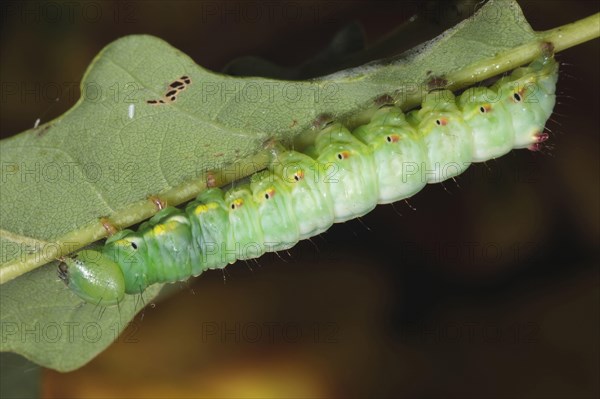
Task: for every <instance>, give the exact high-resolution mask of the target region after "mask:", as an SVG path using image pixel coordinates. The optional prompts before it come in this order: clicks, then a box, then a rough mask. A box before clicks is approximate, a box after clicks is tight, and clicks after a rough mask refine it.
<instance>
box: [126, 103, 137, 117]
mask: <svg viewBox="0 0 600 399" xmlns="http://www.w3.org/2000/svg"><path fill="white" fill-rule="evenodd" d="M127 115H128V116H129V119H133V116H134V115H135V104H129V108H128V109H127Z"/></svg>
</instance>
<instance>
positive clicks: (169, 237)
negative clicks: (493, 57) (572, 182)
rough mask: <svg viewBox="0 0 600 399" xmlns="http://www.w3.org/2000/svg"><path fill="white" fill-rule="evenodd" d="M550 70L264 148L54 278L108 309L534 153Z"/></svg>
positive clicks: (433, 97) (517, 74)
mask: <svg viewBox="0 0 600 399" xmlns="http://www.w3.org/2000/svg"><path fill="white" fill-rule="evenodd" d="M557 76H558V66H557V64H556V62H555V61H554V59H553V58H551V57H545V58H541V59H538V60H536V61H534V62H533V63H532V64H530V65H529V66H527V67H522V68H518V69H516V70H515V71H513V73H512V74H511V75H510V76H507V77H504V78H502V79H500V80H499V81H498V82H497V83H496V84H495V85H493V86H492V87H490V88H484V87H476V88H471V89H468V90H466V91H464V92H463V93H462V94H461V95H460V96H459V97H458V98H456V97H455V96H454V94H453V93H452V92H450V91H448V90H438V91H434V92H431V93H429V94H428V95H427V96H426V97H425V99H424V101H423V105H422V107H421V108H420V109H418V110H415V111H412V112H410V113H408V114H407V115H405V114H404V113H403V112H402V111H401V109H400V108H398V107H394V106H386V107H382V108H380V109H379V110H377V112H375V114H374V115H373V117H372V119H371V121H370V122H369V123H368V124H366V125H363V126H360V127H358V128H357V129H355V130H354V132H350V131H349V130H348V129H347V128H345V127H344V126H342V125H341V124H339V123H332V124H329V125H327V126H324V127H323V128H322V129H321V130H320V131H319V133H318V134H317V136H316V138H315V143H314V146H313V147H312V148H310V149H308V150H307V151H305V153H300V152H296V151H288V150H285V149H281V148H279V147H276V148H273V149H272V160H271V163H270V165H269V167H268V169H267V170H265V171H261V172H258V173H256V174H254V175H253V176H252V177H251V179H250V183H249V184H242V185H236V186H234V187H232V188H230V189H229V190H227V191H223V190H221V189H220V188H211V189H208V190H206V191H205V192H203V193H201V194H200V195H199V196H198V197H197V198H196V199H195V200H194V201H192V202H190V203H189V204H188V205H187V206H186V207H185V210H180V209H177V208H173V207H166V208H165V209H162V210H161V211H159V212H158V213H157V214H156V215H155V216H154V217H153V218H151V219H150V220H148V221H147V222H145V223H142V224H141V225H140V228H139V229H138V230H137V231H133V230H122V231H120V232H118V233H116V234H115V235H113V236H111V237H110V238H108V239H107V240H106V243H105V245H104V246H102V247H99V248H95V249H89V250H84V251H80V252H79V253H78V254H76V255H75V256H74V257H72V258H67V259H66V260H65V261H64V263H61V264H60V266H59V275H60V277H61V279H63V280H64V281H65V282H66V283H67V285H68V286H69V288H70V289H71V290H72V291H73V292H74V293H75V294H76V295H78V296H79V297H81V298H82V299H83V300H84V301H86V302H90V303H94V304H97V305H98V304H99V305H114V304H117V303H118V302H119V301H121V300H122V298H123V295H124V294H125V293H127V294H137V293H141V292H143V291H144V290H145V289H146V287H148V286H149V285H152V284H155V283H166V282H175V281H180V280H185V279H187V278H189V277H190V276H197V275H199V274H201V273H202V272H204V271H206V270H209V269H219V268H223V267H225V266H226V265H228V264H231V263H234V262H235V261H236V260H240V259H252V258H257V257H259V256H261V255H262V254H264V253H265V252H272V251H280V250H285V249H288V248H291V247H292V246H294V245H295V244H296V243H297V242H298V241H299V240H302V239H306V238H309V237H312V236H314V235H317V234H320V233H322V232H324V231H325V230H327V229H328V228H329V227H330V226H331V225H332V224H333V223H339V222H344V221H346V220H349V219H352V218H356V217H360V216H362V215H364V214H366V213H368V212H370V211H371V210H372V209H373V208H374V207H375V206H376V205H377V204H385V203H392V202H395V201H399V200H402V199H405V198H408V197H410V196H412V195H414V194H416V193H417V192H418V191H420V190H421V189H422V188H423V187H424V186H425V185H426V184H428V183H437V182H442V181H444V180H446V179H449V178H452V177H455V176H457V175H458V174H460V173H462V172H463V171H464V170H465V169H466V168H467V167H469V165H470V164H471V163H472V162H483V161H486V160H489V159H492V158H496V157H499V156H502V155H504V154H505V153H507V152H508V151H510V150H511V149H513V148H529V149H532V150H536V149H537V148H538V147H537V146H538V145H539V143H541V142H542V141H544V140H545V139H546V138H547V134H545V133H543V129H544V125H545V123H546V121H547V119H548V118H549V117H550V115H551V113H552V109H553V107H554V102H555V84H556V80H557Z"/></svg>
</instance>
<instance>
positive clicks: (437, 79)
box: [427, 76, 448, 91]
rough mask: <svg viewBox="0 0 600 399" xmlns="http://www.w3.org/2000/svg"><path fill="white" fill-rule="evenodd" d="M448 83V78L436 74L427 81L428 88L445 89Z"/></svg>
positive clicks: (429, 89)
mask: <svg viewBox="0 0 600 399" xmlns="http://www.w3.org/2000/svg"><path fill="white" fill-rule="evenodd" d="M447 85H448V80H447V79H446V78H445V77H443V76H434V77H432V78H431V79H429V80H428V81H427V90H428V91H432V90H437V89H444V88H445V87H446V86H447Z"/></svg>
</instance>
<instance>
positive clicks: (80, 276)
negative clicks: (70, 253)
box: [58, 250, 125, 306]
mask: <svg viewBox="0 0 600 399" xmlns="http://www.w3.org/2000/svg"><path fill="white" fill-rule="evenodd" d="M58 275H59V277H60V279H61V280H63V281H64V282H65V284H66V285H67V286H68V287H69V289H70V290H71V291H73V293H74V294H75V295H77V296H78V297H80V298H81V299H83V300H84V301H86V302H90V303H93V304H95V305H100V306H110V305H117V304H118V303H119V302H121V301H122V300H123V296H124V295H125V278H124V277H123V272H122V271H121V268H120V267H119V265H117V264H116V263H115V262H113V261H112V260H111V259H110V258H108V257H107V256H106V255H103V254H102V253H101V252H99V251H96V250H83V251H81V252H79V253H78V254H77V255H75V256H74V257H68V258H65V259H64V260H63V261H62V262H61V263H60V264H59V265H58Z"/></svg>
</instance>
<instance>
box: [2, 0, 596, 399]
mask: <svg viewBox="0 0 600 399" xmlns="http://www.w3.org/2000/svg"><path fill="white" fill-rule="evenodd" d="M465 4H467V5H468V4H469V3H464V2H458V3H456V2H455V3H454V5H456V7H454V6H451V7H449V6H448V4H446V3H444V4H442V3H438V2H392V1H382V2H377V3H371V2H367V1H327V2H317V1H303V2H291V1H290V2H286V1H283V2H281V3H278V2H268V1H265V2H237V1H232V2H218V1H194V2H192V1H181V2H178V1H172V2H168V3H167V2H165V3H163V2H158V1H143V2H142V1H124V2H116V1H115V2H110V1H108V2H104V1H90V2H82V3H73V2H60V1H58V2H47V3H45V2H40V3H38V2H4V3H3V4H2V5H0V8H1V9H2V28H1V29H2V30H1V32H2V36H1V40H0V41H1V47H0V57H1V59H2V70H1V72H0V81H1V83H2V96H1V98H2V100H1V103H0V106H1V111H2V115H1V118H0V121H1V126H0V132H1V135H2V137H3V138H4V137H8V136H10V135H13V134H16V133H18V132H20V131H23V130H26V129H28V128H30V127H32V126H33V124H34V122H35V120H36V119H37V118H41V119H42V122H44V121H47V120H50V119H52V118H54V117H55V116H58V115H60V114H62V113H63V112H64V111H65V110H67V109H68V108H70V107H71V106H72V105H73V104H74V103H75V101H76V99H77V97H78V82H79V80H80V79H81V77H82V75H83V73H84V71H85V69H86V67H87V66H88V64H89V63H90V62H91V60H92V58H93V57H94V56H95V55H96V54H97V53H98V52H99V51H100V50H101V49H102V48H103V47H104V46H105V45H106V44H108V43H109V42H111V41H113V40H115V39H117V38H119V37H121V36H123V35H127V34H132V33H149V34H153V35H156V36H159V37H161V38H163V39H165V40H166V41H168V42H169V43H171V44H172V45H173V46H175V47H176V48H178V49H180V50H181V51H183V52H184V53H186V54H188V55H190V56H191V57H192V58H193V59H194V60H195V61H196V62H197V63H198V64H200V65H202V66H204V67H207V68H209V69H212V70H215V71H222V70H223V68H225V67H226V66H227V65H228V64H229V67H228V68H229V70H230V71H236V73H238V72H239V71H240V69H241V70H242V71H243V67H244V66H248V65H250V66H252V65H255V66H256V65H259V64H265V63H264V62H262V61H261V62H257V61H253V62H249V63H248V59H245V61H243V60H242V61H238V62H237V63H233V64H230V63H231V62H232V61H234V60H236V59H239V58H240V57H243V56H257V57H262V58H263V59H265V60H268V61H270V62H273V63H275V64H276V65H279V66H280V67H281V68H280V72H282V73H300V72H302V73H305V74H308V75H310V74H311V73H312V74H314V73H316V72H315V71H317V72H318V71H319V70H322V71H328V70H329V69H330V68H332V67H336V66H340V67H341V66H348V65H351V64H353V63H356V62H359V61H360V62H365V61H368V60H369V59H365V58H368V57H382V56H390V55H393V54H397V53H399V52H401V51H403V50H405V49H406V48H408V47H410V46H412V45H414V44H415V43H419V42H421V41H423V40H426V39H429V38H431V37H433V36H435V35H436V34H437V33H439V32H441V31H443V30H444V29H445V28H447V27H448V25H452V24H453V23H450V24H449V21H455V20H454V19H455V18H457V9H461V7H463V6H464V5H465ZM520 4H521V6H522V7H523V10H524V13H525V16H526V17H527V19H528V20H529V21H530V23H531V25H532V26H533V28H534V29H536V30H545V29H550V28H553V27H555V26H558V25H562V24H565V23H568V22H572V21H575V20H577V19H579V18H583V17H586V16H588V15H591V14H593V13H595V12H597V11H598V8H599V6H598V3H597V2H593V1H520ZM461 10H462V9H461ZM463 11H464V10H463ZM415 12H421V19H419V20H418V21H422V22H417V23H416V25H408V26H406V30H405V33H404V34H396V35H395V36H393V37H392V38H390V39H389V40H388V42H386V43H385V44H383V45H382V44H381V43H379V44H377V43H378V41H379V40H381V39H382V38H384V36H385V35H386V34H388V33H389V32H392V31H393V30H394V28H396V27H397V26H399V25H401V24H403V23H406V22H407V20H408V18H409V17H410V16H411V15H413V14H414V13H415ZM57 13H58V14H57ZM353 22H359V23H360V26H362V30H363V32H364V38H365V40H366V44H367V45H373V44H375V45H376V46H375V50H372V51H370V52H363V53H361V54H359V55H356V54H352V52H353V51H354V50H356V47H355V46H354V45H353V44H352V43H349V44H348V46H347V48H346V50H344V51H346V53H347V54H346V53H342V54H341V56H339V57H337V56H335V54H334V56H332V57H329V56H323V54H326V55H327V54H329V55H331V54H330V53H328V51H327V47H328V45H329V43H330V41H331V40H332V39H333V38H334V35H335V34H336V33H337V32H340V31H341V30H343V29H344V28H346V29H348V28H347V27H348V25H349V24H351V23H353ZM352 32H353V33H352V34H356V31H355V30H352ZM359 32H360V31H359ZM342 37H344V36H342ZM338 38H339V37H338ZM340 40H341V39H340ZM357 43H358V44H357V45H356V46H359V45H360V41H358V42H357ZM598 45H599V42H598V40H595V41H594V42H591V43H586V44H583V45H580V46H577V47H575V48H573V49H569V50H567V51H564V52H562V53H560V54H558V55H557V59H558V60H559V61H560V62H561V63H563V65H562V67H561V77H560V79H559V87H558V93H559V95H558V105H557V106H556V108H555V114H554V115H553V117H552V120H551V121H550V122H549V123H548V126H547V127H548V129H549V130H551V132H552V134H551V140H550V141H549V144H548V146H547V147H546V149H545V150H543V151H542V152H539V153H531V152H529V151H526V150H519V151H514V152H512V153H510V154H508V155H506V156H505V157H503V158H501V159H498V160H496V161H493V162H488V163H487V164H485V165H483V164H478V165H474V166H472V167H471V168H470V169H469V170H468V171H467V172H466V173H465V174H464V175H462V176H460V177H459V178H458V184H455V183H453V182H449V183H445V184H444V185H443V186H442V185H440V184H438V185H431V186H429V187H427V188H426V189H425V190H423V191H422V192H421V193H419V194H418V195H416V196H415V197H413V198H411V199H410V201H409V202H410V205H408V204H406V203H404V202H401V203H397V204H395V205H394V206H390V205H386V206H379V207H378V208H377V209H376V210H375V211H374V212H372V213H371V214H369V215H367V216H366V217H364V218H362V220H361V221H357V220H355V221H351V222H348V223H344V224H340V225H335V226H334V227H333V228H331V229H330V231H328V232H327V233H326V234H323V235H322V236H319V237H315V238H313V239H312V242H309V241H305V242H302V243H301V244H299V245H298V246H297V247H295V248H293V249H292V250H290V251H289V252H290V253H289V254H280V255H281V257H278V256H276V255H273V254H269V255H266V256H264V257H262V258H261V259H259V260H258V262H247V263H245V262H238V263H237V264H235V265H233V266H229V267H228V268H227V269H226V270H225V273H224V274H222V273H221V272H217V271H215V272H209V273H206V274H205V275H203V276H202V277H200V278H197V279H194V280H193V281H190V282H189V284H183V283H182V284H178V285H175V286H174V290H173V291H174V293H173V294H172V295H170V296H168V297H167V298H165V299H163V300H161V301H157V302H156V303H155V304H152V305H151V306H148V307H147V308H146V309H145V310H144V311H143V317H141V316H138V317H137V318H136V320H135V321H134V322H133V323H132V324H131V325H130V326H129V329H128V330H127V331H126V333H125V334H124V335H123V336H122V337H121V338H120V339H119V340H118V341H117V342H116V343H115V344H113V345H112V346H111V347H110V348H109V349H108V350H107V351H105V352H104V353H102V354H101V355H100V356H98V357H97V358H96V359H94V360H93V361H92V362H90V363H89V364H88V365H86V366H85V367H83V368H81V369H79V370H77V371H75V372H72V373H67V374H60V373H57V372H54V371H51V370H45V371H44V372H43V373H42V375H43V380H42V381H43V383H42V395H43V396H44V397H52V398H66V397H79V398H82V397H199V396H202V397H223V398H233V397H254V398H257V397H260V398H262V397H278V398H280V397H295V398H300V397H302V398H312V397H326V398H334V397H335V398H337V397H403V398H431V397H452V398H464V397H473V398H475V397H477V398H497V397H519V398H534V397H535V398H595V397H598V395H599V394H600V389H599V381H598V378H599V377H598V375H599V372H600V367H599V350H598V336H599V332H600V331H599V302H600V301H599V299H600V298H599V291H598V241H599V234H600V228H599V226H600V223H599V209H598V208H599V186H600V185H599V170H600V168H599V166H600V165H599V161H598V154H599V138H598V137H599V136H598V133H599V126H600V124H599V117H598V109H599V101H598V99H599V95H598V89H599V86H598V75H599V74H598V67H599V58H600V52H599V48H598ZM342 47H344V46H342ZM318 53H321V56H320V57H318V58H319V59H321V61H315V62H313V63H312V64H311V63H309V66H308V67H306V61H307V60H309V59H311V58H314V56H315V55H316V54H318ZM346 55H347V56H346ZM323 59H325V61H323ZM303 63H305V67H304V68H300V69H301V71H300V72H298V71H299V69H298V68H296V67H297V66H298V65H301V64H303ZM232 65H233V66H232ZM315 65H316V66H315ZM275 69H277V68H275ZM286 71H287V72H286ZM290 71H292V72H290ZM15 85H16V86H15ZM15 87H16V88H17V90H16V92H15V91H14V90H13V88H15ZM56 97H59V98H60V100H59V101H58V102H56V101H55V98H56ZM413 208H415V209H413ZM224 277H225V278H224Z"/></svg>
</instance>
